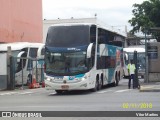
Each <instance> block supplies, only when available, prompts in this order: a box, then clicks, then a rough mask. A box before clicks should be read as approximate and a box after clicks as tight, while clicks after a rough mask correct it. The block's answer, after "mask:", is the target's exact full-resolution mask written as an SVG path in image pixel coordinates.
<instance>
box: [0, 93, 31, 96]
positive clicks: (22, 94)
mask: <svg viewBox="0 0 160 120" xmlns="http://www.w3.org/2000/svg"><path fill="white" fill-rule="evenodd" d="M31 93H33V92H7V93H1V94H0V96H2V95H25V94H31Z"/></svg>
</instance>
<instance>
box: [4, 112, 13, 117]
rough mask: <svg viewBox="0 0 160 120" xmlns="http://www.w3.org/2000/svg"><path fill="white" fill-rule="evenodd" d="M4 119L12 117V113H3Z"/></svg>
mask: <svg viewBox="0 0 160 120" xmlns="http://www.w3.org/2000/svg"><path fill="white" fill-rule="evenodd" d="M2 117H12V114H11V112H2Z"/></svg>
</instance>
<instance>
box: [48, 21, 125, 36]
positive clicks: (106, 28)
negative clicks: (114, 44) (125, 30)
mask: <svg viewBox="0 0 160 120" xmlns="http://www.w3.org/2000/svg"><path fill="white" fill-rule="evenodd" d="M76 25H89V26H91V25H96V26H98V27H99V28H103V29H105V30H107V31H110V32H113V33H115V34H118V35H121V36H123V37H126V35H125V34H122V33H119V32H116V31H113V30H111V29H109V28H108V27H106V26H105V25H102V24H101V23H58V24H53V25H51V26H50V27H54V26H76Z"/></svg>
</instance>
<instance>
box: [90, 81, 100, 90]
mask: <svg viewBox="0 0 160 120" xmlns="http://www.w3.org/2000/svg"><path fill="white" fill-rule="evenodd" d="M98 89H99V82H98V80H96V83H95V87H94V88H93V89H91V91H92V92H96V91H97V90H98Z"/></svg>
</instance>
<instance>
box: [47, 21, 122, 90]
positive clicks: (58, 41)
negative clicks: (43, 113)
mask: <svg viewBox="0 0 160 120" xmlns="http://www.w3.org/2000/svg"><path fill="white" fill-rule="evenodd" d="M124 39H125V36H123V35H121V34H118V33H116V32H113V31H110V30H107V29H105V28H104V27H102V26H100V25H97V24H91V23H88V24H87V23H68V24H56V25H53V26H50V27H49V29H48V33H47V38H46V43H45V85H46V89H53V90H55V91H56V92H57V93H62V92H63V91H68V90H88V89H91V90H93V91H97V90H99V89H101V88H102V86H104V85H107V84H111V83H113V84H114V85H115V86H117V85H118V82H119V80H120V79H121V78H122V77H123V48H122V45H123V42H124Z"/></svg>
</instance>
